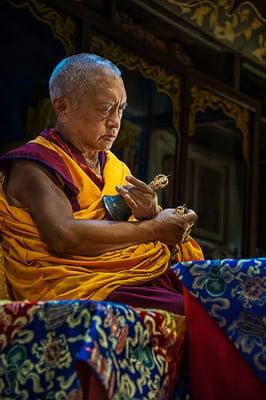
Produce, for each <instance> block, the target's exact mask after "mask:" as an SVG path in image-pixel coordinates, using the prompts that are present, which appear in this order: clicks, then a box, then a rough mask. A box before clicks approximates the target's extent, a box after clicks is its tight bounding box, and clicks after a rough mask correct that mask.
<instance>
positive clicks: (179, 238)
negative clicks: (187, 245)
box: [152, 208, 198, 245]
mask: <svg viewBox="0 0 266 400" xmlns="http://www.w3.org/2000/svg"><path fill="white" fill-rule="evenodd" d="M197 218H198V217H197V214H196V213H195V211H193V210H190V209H189V210H188V212H187V213H186V214H184V215H177V214H176V212H175V208H167V209H165V210H163V211H161V212H160V213H159V214H157V216H156V217H154V218H153V220H152V223H153V224H154V235H155V240H160V241H161V242H164V243H166V244H168V245H174V244H176V243H182V242H185V241H186V240H187V237H188V235H189V234H190V232H191V230H192V227H193V224H194V222H195V221H196V220H197Z"/></svg>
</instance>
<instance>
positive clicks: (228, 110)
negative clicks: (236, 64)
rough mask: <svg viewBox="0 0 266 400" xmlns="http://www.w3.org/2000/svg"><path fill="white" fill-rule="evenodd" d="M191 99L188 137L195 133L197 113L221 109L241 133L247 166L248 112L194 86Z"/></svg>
mask: <svg viewBox="0 0 266 400" xmlns="http://www.w3.org/2000/svg"><path fill="white" fill-rule="evenodd" d="M191 97H192V103H191V106H190V113H189V132H188V134H189V136H192V135H193V134H194V132H195V121H196V112H197V111H205V109H206V107H211V108H212V109H214V110H218V109H222V110H223V112H224V113H225V115H226V116H227V117H229V118H232V119H233V120H234V121H235V124H236V126H237V128H239V130H240V131H241V133H242V138H243V144H242V152H243V156H244V159H245V160H246V162H247V164H249V129H248V123H249V120H250V113H249V111H248V110H247V109H245V108H242V107H240V106H239V105H237V104H235V103H232V102H231V101H228V100H226V99H224V98H222V97H220V96H218V95H216V94H214V93H211V92H210V91H208V90H206V89H200V88H199V87H198V86H196V85H195V86H192V87H191Z"/></svg>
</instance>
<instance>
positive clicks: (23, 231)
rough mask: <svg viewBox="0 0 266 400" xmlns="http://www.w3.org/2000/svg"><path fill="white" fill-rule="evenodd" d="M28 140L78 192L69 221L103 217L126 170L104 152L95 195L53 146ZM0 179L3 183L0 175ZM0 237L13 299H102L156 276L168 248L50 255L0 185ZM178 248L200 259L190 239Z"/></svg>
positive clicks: (85, 179)
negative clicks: (50, 156) (60, 167)
mask: <svg viewBox="0 0 266 400" xmlns="http://www.w3.org/2000/svg"><path fill="white" fill-rule="evenodd" d="M33 142H34V143H39V144H41V145H43V146H45V147H46V148H49V149H51V150H54V151H56V152H57V153H58V154H59V155H60V157H62V158H63V160H64V163H65V164H66V165H67V167H68V170H69V171H70V173H71V176H72V180H73V182H74V184H75V185H76V186H77V187H78V188H79V194H78V201H79V204H80V210H79V211H76V212H73V216H74V218H75V219H105V218H106V213H105V209H104V207H103V203H102V197H103V196H104V195H107V194H109V195H110V194H111V195H112V194H116V190H115V185H116V184H119V185H121V184H124V183H126V180H125V177H126V175H128V174H130V171H129V169H128V168H127V166H126V165H125V164H124V163H122V162H121V161H120V160H118V159H117V158H116V157H115V155H114V154H113V153H112V152H110V151H107V152H106V156H107V159H106V164H105V167H104V170H103V179H104V182H105V184H104V188H103V190H102V191H101V190H100V189H99V188H98V187H97V185H96V184H95V183H94V182H92V180H91V179H90V178H89V177H88V176H87V174H86V173H85V172H84V171H83V170H82V169H81V168H80V166H79V165H78V164H77V163H76V162H75V161H74V160H73V159H72V158H71V157H70V156H69V155H68V154H67V153H66V152H65V151H64V150H62V149H61V148H60V147H59V146H57V145H56V144H54V143H52V142H50V141H49V140H47V139H46V138H44V137H41V136H39V137H38V138H36V139H35V140H34V141H33ZM1 181H2V183H3V182H4V176H2V178H1ZM47 207H49V204H47ZM129 223H131V222H129ZM0 233H1V236H2V245H3V249H4V256H5V263H6V276H7V280H8V282H9V285H10V287H11V289H12V293H13V296H14V299H15V300H29V301H38V300H43V301H45V300H62V299H76V298H77V299H93V300H104V299H105V298H106V297H107V296H108V295H109V294H111V293H112V291H113V290H114V289H116V288H117V287H119V286H120V285H123V286H125V285H138V284H143V283H145V282H147V281H150V280H151V279H154V278H156V277H158V276H160V275H161V274H162V273H163V272H165V271H166V270H167V268H168V265H169V257H170V252H169V249H168V247H167V246H166V245H165V244H163V243H161V242H160V241H154V242H148V243H144V244H140V245H134V246H130V247H127V248H125V249H121V250H115V251H108V252H105V253H103V254H101V255H99V256H97V257H95V256H94V257H89V256H78V255H69V254H62V255H61V256H58V255H57V254H53V253H52V252H51V251H50V250H49V248H48V247H47V245H46V243H45V242H44V240H43V238H42V236H41V234H40V231H39V229H38V227H37V226H36V224H35V222H34V221H33V219H32V218H31V216H30V214H29V212H28V211H27V210H26V209H22V208H18V207H14V206H10V205H9V204H8V201H7V199H6V196H5V193H4V190H3V189H2V185H1V189H0ZM182 249H183V257H184V259H185V260H192V259H194V260H198V259H202V258H203V257H202V252H201V249H200V247H199V245H198V244H197V243H196V242H195V241H193V239H190V241H189V242H188V243H187V244H186V245H182ZM177 256H178V257H179V256H181V253H177ZM177 261H178V259H177Z"/></svg>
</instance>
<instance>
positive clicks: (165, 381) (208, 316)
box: [0, 258, 266, 400]
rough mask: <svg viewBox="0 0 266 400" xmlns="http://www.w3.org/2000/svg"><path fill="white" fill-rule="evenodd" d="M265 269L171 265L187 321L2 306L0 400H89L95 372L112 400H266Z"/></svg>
mask: <svg viewBox="0 0 266 400" xmlns="http://www.w3.org/2000/svg"><path fill="white" fill-rule="evenodd" d="M265 267H266V259H263V258H256V259H240V260H206V261H193V262H183V263H178V264H176V265H174V266H173V267H172V269H173V271H174V272H175V273H176V274H177V275H178V276H179V278H180V279H181V281H182V282H183V285H184V291H185V308H186V316H180V315H179V316H178V315H175V314H173V313H170V312H167V311H162V310H158V309H157V310H156V309H145V310H144V309H141V308H133V307H129V306H126V305H122V304H116V303H111V302H97V301H91V300H69V301H49V302H36V303H30V302H25V303H24V302H2V303H0V367H1V368H0V398H1V399H3V400H7V399H16V400H23V399H25V398H26V399H35V400H48V399H61V398H62V399H67V400H70V399H71V400H81V399H86V392H85V393H83V389H84V388H86V382H87V381H88V375H89V374H88V367H90V368H91V369H92V370H93V371H94V372H95V374H96V375H97V376H98V378H99V380H100V381H101V383H102V385H103V387H104V388H105V389H106V392H107V393H108V399H110V400H118V399H119V400H121V399H126V400H133V399H134V400H145V399H151V400H153V399H154V400H167V399H170V400H214V399H215V400H225V399H226V400H239V399H241V400H250V399H254V400H264V399H265V394H266V378H265V377H266V374H265V370H266V368H265V366H266V365H265V302H266V298H265V296H266V294H265V293H266V291H265ZM187 365H188V369H187V368H186V367H187ZM82 396H84V397H82Z"/></svg>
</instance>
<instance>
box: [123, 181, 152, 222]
mask: <svg viewBox="0 0 266 400" xmlns="http://www.w3.org/2000/svg"><path fill="white" fill-rule="evenodd" d="M126 179H127V181H128V182H129V185H122V186H116V190H117V192H118V193H120V194H121V196H123V198H124V200H125V202H126V203H127V205H128V207H129V208H130V209H131V212H132V214H133V215H134V217H135V218H136V219H138V220H143V219H150V218H153V217H155V216H156V215H157V214H158V213H159V212H160V208H159V206H158V197H157V194H156V192H155V191H154V190H153V189H151V188H150V187H149V186H148V185H147V184H146V183H144V182H143V181H141V180H139V179H137V178H135V177H134V176H131V175H129V176H127V177H126Z"/></svg>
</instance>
